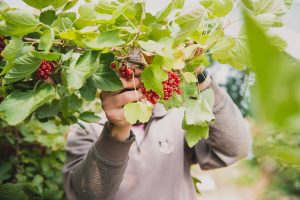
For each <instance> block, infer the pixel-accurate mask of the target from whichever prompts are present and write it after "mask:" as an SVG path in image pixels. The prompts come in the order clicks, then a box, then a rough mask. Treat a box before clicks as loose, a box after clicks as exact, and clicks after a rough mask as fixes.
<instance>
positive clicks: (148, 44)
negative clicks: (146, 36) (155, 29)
mask: <svg viewBox="0 0 300 200" xmlns="http://www.w3.org/2000/svg"><path fill="white" fill-rule="evenodd" d="M138 43H139V45H140V46H141V47H142V48H143V49H144V50H146V51H148V52H153V53H156V54H159V55H161V56H164V55H165V52H164V49H165V48H166V46H165V45H164V44H162V43H160V42H156V41H153V40H147V41H141V40H140V41H138Z"/></svg>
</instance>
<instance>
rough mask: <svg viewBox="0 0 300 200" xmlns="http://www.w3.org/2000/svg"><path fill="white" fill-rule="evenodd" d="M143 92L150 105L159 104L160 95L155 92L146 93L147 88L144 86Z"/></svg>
mask: <svg viewBox="0 0 300 200" xmlns="http://www.w3.org/2000/svg"><path fill="white" fill-rule="evenodd" d="M141 92H142V94H143V95H144V96H145V97H146V98H147V100H148V101H149V102H150V103H152V104H156V103H157V102H158V100H159V95H158V94H156V92H154V91H153V90H149V91H146V88H145V87H144V85H142V87H141Z"/></svg>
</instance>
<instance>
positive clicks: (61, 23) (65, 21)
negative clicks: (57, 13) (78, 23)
mask: <svg viewBox="0 0 300 200" xmlns="http://www.w3.org/2000/svg"><path fill="white" fill-rule="evenodd" d="M72 25H73V22H72V20H71V19H70V18H67V17H59V18H58V19H57V20H55V21H54V22H53V23H52V27H53V28H56V29H58V30H59V31H67V30H68V29H70V28H71V27H72ZM69 31H75V30H69Z"/></svg>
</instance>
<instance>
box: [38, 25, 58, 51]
mask: <svg viewBox="0 0 300 200" xmlns="http://www.w3.org/2000/svg"><path fill="white" fill-rule="evenodd" d="M54 40H55V33H54V30H53V29H52V28H49V29H46V30H45V31H44V32H43V34H42V37H41V39H40V43H39V49H40V50H44V51H45V52H49V51H50V49H51V47H52V45H53V43H54Z"/></svg>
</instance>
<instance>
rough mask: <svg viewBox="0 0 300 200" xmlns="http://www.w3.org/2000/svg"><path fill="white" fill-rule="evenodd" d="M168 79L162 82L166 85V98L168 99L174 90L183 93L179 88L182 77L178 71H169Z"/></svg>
mask: <svg viewBox="0 0 300 200" xmlns="http://www.w3.org/2000/svg"><path fill="white" fill-rule="evenodd" d="M168 77H169V78H168V80H166V81H164V82H162V84H163V86H164V98H163V99H164V100H166V101H167V100H168V99H169V98H170V97H171V96H172V94H173V92H176V93H177V94H182V90H181V89H180V88H179V83H180V78H179V76H178V74H177V73H175V72H169V73H168Z"/></svg>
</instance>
